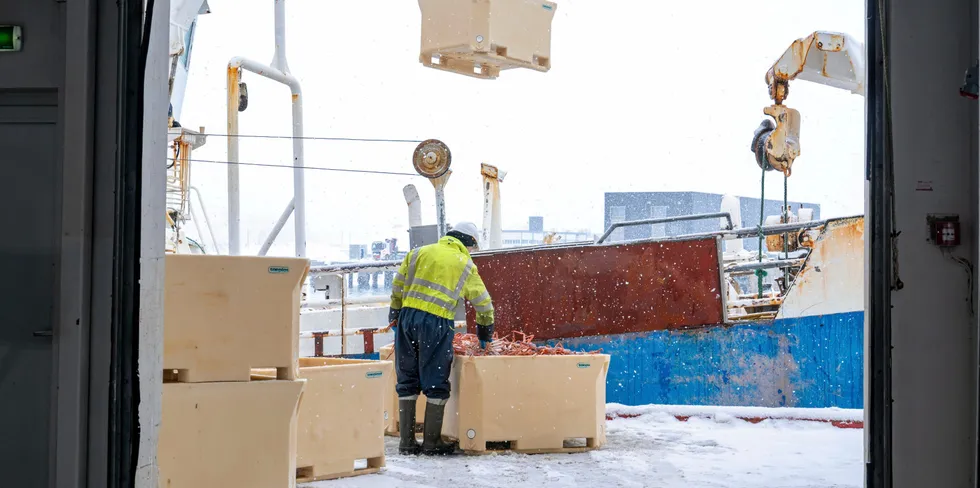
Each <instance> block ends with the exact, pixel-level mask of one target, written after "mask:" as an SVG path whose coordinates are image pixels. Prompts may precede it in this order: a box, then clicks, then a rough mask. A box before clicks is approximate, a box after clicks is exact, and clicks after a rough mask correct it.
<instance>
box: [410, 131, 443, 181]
mask: <svg viewBox="0 0 980 488" xmlns="http://www.w3.org/2000/svg"><path fill="white" fill-rule="evenodd" d="M452 159H453V156H452V154H451V153H450V152H449V147H448V146H446V144H444V143H443V142H442V141H440V140H438V139H429V140H427V141H422V143H421V144H419V145H418V147H416V148H415V152H414V153H412V165H413V166H415V171H416V172H417V173H418V174H420V175H422V176H424V177H426V178H430V179H434V178H438V177H440V176H442V175H444V174H446V171H449V163H450V162H452Z"/></svg>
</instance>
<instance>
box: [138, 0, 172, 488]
mask: <svg viewBox="0 0 980 488" xmlns="http://www.w3.org/2000/svg"><path fill="white" fill-rule="evenodd" d="M169 19H170V0H156V2H154V12H153V25H152V27H151V30H150V49H149V52H148V53H147V61H146V65H147V66H146V80H145V82H144V87H145V88H144V89H145V95H144V100H143V107H144V112H143V182H142V183H143V195H142V196H143V202H142V203H143V207H142V208H141V209H140V210H141V212H142V214H141V216H142V217H141V218H142V221H141V222H142V229H141V234H140V329H139V376H140V405H139V422H140V439H139V441H140V442H139V460H138V465H137V468H136V486H137V488H156V486H157V478H158V475H159V472H158V468H157V456H156V446H157V438H158V433H159V429H160V418H161V408H162V404H161V401H162V394H163V389H162V387H163V297H164V291H163V283H164V276H163V273H164V247H165V243H166V227H165V224H166V220H165V219H164V215H165V213H166V191H165V189H166V180H167V164H166V163H167V161H166V159H165V158H166V156H167V108H168V105H169V100H168V97H167V79H168V72H169V67H170V64H169V63H168V59H169V27H170V22H169Z"/></svg>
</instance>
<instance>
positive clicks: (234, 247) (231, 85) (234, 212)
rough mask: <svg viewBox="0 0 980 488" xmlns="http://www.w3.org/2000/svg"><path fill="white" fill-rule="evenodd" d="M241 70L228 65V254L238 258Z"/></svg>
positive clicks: (239, 252)
mask: <svg viewBox="0 0 980 488" xmlns="http://www.w3.org/2000/svg"><path fill="white" fill-rule="evenodd" d="M240 80H241V70H239V69H238V68H237V67H235V68H233V67H232V66H231V63H229V64H228V254H229V255H231V256H238V255H240V254H241V253H242V248H241V242H240V240H239V239H240V238H241V235H242V233H241V228H240V224H241V183H240V180H239V176H238V175H239V167H238V97H239V95H240V92H239V86H238V82H239V81H240Z"/></svg>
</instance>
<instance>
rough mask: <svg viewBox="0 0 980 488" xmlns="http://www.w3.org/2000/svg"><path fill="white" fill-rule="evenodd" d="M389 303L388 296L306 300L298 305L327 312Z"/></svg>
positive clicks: (389, 298)
mask: <svg viewBox="0 0 980 488" xmlns="http://www.w3.org/2000/svg"><path fill="white" fill-rule="evenodd" d="M390 302H391V297H390V296H388V295H372V296H361V297H348V298H346V299H340V298H332V299H330V300H320V301H311V300H307V301H305V302H302V303H301V304H300V308H303V309H314V310H320V309H323V310H328V309H332V308H335V307H339V306H341V305H385V306H387V305H388V304H389V303H390Z"/></svg>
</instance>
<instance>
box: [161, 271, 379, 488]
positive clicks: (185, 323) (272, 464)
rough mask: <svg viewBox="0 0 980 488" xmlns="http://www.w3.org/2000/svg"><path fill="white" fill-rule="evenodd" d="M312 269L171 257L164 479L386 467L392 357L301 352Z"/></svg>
mask: <svg viewBox="0 0 980 488" xmlns="http://www.w3.org/2000/svg"><path fill="white" fill-rule="evenodd" d="M308 271H309V262H308V261H307V260H305V259H296V258H267V257H252V256H234V257H232V256H200V255H170V256H167V261H166V278H165V279H166V284H165V287H166V289H165V300H166V301H165V304H164V307H165V310H164V364H163V368H164V385H163V412H162V423H161V427H160V440H159V445H158V459H159V465H160V483H161V486H175V487H176V486H234V487H236V488H244V487H256V488H276V487H293V486H295V485H296V482H297V481H309V480H319V479H331V478H339V477H343V476H352V475H357V474H365V473H372V472H376V471H378V469H380V468H381V467H382V466H384V461H385V458H384V428H385V420H386V418H387V416H388V415H387V413H386V411H385V400H386V394H387V393H388V383H389V382H390V381H391V376H392V369H391V363H388V362H378V361H357V360H343V359H327V358H299V309H300V300H301V296H302V284H303V282H304V281H305V278H306V274H307V272H308Z"/></svg>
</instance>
